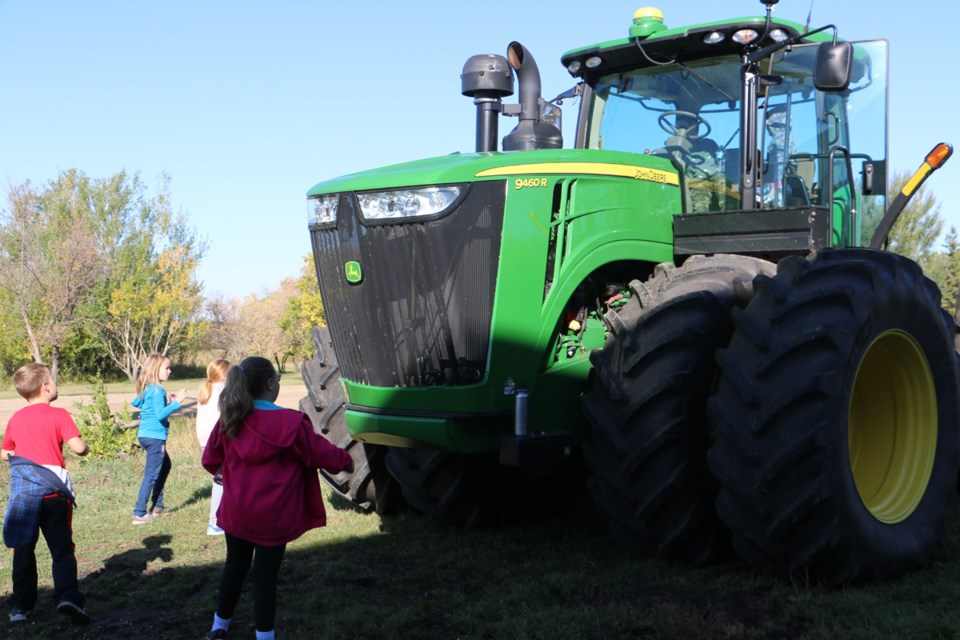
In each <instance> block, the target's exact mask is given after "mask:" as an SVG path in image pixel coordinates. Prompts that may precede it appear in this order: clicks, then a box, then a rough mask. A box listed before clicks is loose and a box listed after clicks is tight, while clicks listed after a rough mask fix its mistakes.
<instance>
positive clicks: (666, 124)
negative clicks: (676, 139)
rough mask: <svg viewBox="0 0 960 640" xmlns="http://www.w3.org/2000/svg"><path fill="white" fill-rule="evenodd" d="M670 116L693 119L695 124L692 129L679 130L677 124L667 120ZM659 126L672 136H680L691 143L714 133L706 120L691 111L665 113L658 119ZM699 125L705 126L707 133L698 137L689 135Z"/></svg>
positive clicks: (681, 128)
mask: <svg viewBox="0 0 960 640" xmlns="http://www.w3.org/2000/svg"><path fill="white" fill-rule="evenodd" d="M670 116H684V117H687V118H690V119H692V120H693V121H694V123H693V125H692V126H690V127H679V128H678V127H677V126H676V125H675V124H673V123H672V122H670V121H669V120H667V118H669V117H670ZM657 124H659V125H660V128H661V129H663V130H664V131H666V132H667V133H669V134H670V135H671V136H680V137H682V138H686V139H687V140H690V141H693V140H699V139H700V138H704V137H706V136H708V135H710V131H712V128H711V127H710V123H709V122H707V121H706V120H704V119H703V118H701V117H700V116H699V115H697V114H696V113H693V112H691V111H664V112H663V113H661V114H660V117H659V118H657ZM698 125H703V126H704V127H705V128H706V131H703V132H701V133H698V134H696V135H691V134H689V133H688V131H690V130H691V129H693V128H694V127H695V126H698Z"/></svg>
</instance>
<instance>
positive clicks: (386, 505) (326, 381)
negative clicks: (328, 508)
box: [300, 327, 403, 515]
mask: <svg viewBox="0 0 960 640" xmlns="http://www.w3.org/2000/svg"><path fill="white" fill-rule="evenodd" d="M313 344H314V354H313V357H312V358H310V360H308V361H306V362H304V363H303V366H302V367H301V372H302V374H303V383H304V385H306V387H307V396H306V397H304V398H302V399H301V400H300V410H301V411H303V412H304V413H306V414H307V415H308V416H310V420H311V422H313V428H314V430H315V431H316V432H317V433H319V434H321V435H323V436H325V437H326V438H327V439H328V440H330V441H331V442H332V443H333V444H335V445H337V446H338V447H340V448H342V449H346V450H347V452H349V453H350V457H351V458H353V467H354V471H353V473H347V472H345V471H342V472H340V473H337V474H331V473H329V472H327V471H322V470H321V471H320V476H321V477H322V478H323V479H324V480H325V481H326V483H327V484H329V485H330V486H331V487H332V488H333V489H334V490H335V491H336V492H337V493H339V494H340V495H341V496H343V497H344V498H345V499H347V500H349V501H350V502H352V503H353V504H354V505H356V506H357V507H359V508H360V509H363V510H364V511H376V512H377V513H379V514H381V515H382V514H385V513H389V512H391V511H393V510H396V509H397V508H399V507H400V506H402V504H403V497H402V496H401V495H400V488H399V486H397V483H396V482H395V481H394V479H393V477H392V476H391V475H390V473H389V472H388V471H387V467H386V453H387V447H384V446H382V445H371V444H364V443H361V442H358V441H356V440H354V439H353V436H351V435H350V432H349V431H347V424H346V421H345V420H344V402H343V391H342V390H341V389H340V385H339V384H338V382H337V381H338V378H339V377H340V367H339V365H338V364H337V355H336V352H334V350H333V343H332V342H331V341H330V331H329V330H328V329H327V327H316V328H314V330H313Z"/></svg>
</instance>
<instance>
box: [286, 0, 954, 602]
mask: <svg viewBox="0 0 960 640" xmlns="http://www.w3.org/2000/svg"><path fill="white" fill-rule="evenodd" d="M776 2H777V0H762V4H763V5H765V10H764V12H763V13H765V15H761V16H758V17H752V18H741V19H735V20H724V21H720V22H714V23H709V24H697V25H693V26H687V27H682V28H669V27H668V26H667V24H666V23H665V21H664V17H663V15H662V14H661V12H660V11H658V10H657V9H653V8H646V9H641V10H639V11H638V12H637V13H636V15H635V16H634V19H633V22H632V23H631V24H630V25H629V26H628V28H627V29H626V31H627V33H626V34H625V37H621V38H619V39H614V40H610V41H608V42H603V43H601V44H597V45H593V46H587V47H582V48H579V49H574V50H572V51H569V52H568V53H566V54H564V55H563V57H562V63H563V65H564V66H565V67H566V69H567V70H568V71H569V73H570V75H571V76H572V77H573V79H574V81H575V85H574V86H573V88H572V89H570V90H569V91H566V92H564V93H563V94H561V95H560V96H558V98H557V99H555V100H553V101H551V102H547V101H545V100H544V99H543V98H542V97H541V86H540V85H541V83H540V74H539V70H538V67H537V64H536V62H535V61H534V58H533V56H532V55H531V54H530V52H529V51H528V50H527V49H526V48H525V47H524V46H523V45H521V44H519V43H518V42H513V43H511V44H510V45H509V46H508V47H507V51H506V56H500V55H478V56H474V57H471V58H470V59H469V60H467V62H466V64H465V65H464V68H463V73H462V76H461V83H462V84H461V86H462V92H463V94H464V95H465V96H467V97H469V98H472V99H473V102H474V105H475V110H476V151H475V152H472V153H463V154H455V155H447V156H443V157H437V158H430V159H425V160H418V161H414V162H409V163H406V164H400V165H395V166H390V167H385V168H382V169H375V170H371V171H366V172H362V173H356V174H353V175H348V176H344V177H341V178H336V179H333V180H327V181H325V182H321V183H319V184H317V185H316V186H314V187H313V188H312V189H310V191H309V193H308V209H309V229H310V236H311V240H312V246H313V252H314V256H315V259H316V267H317V275H318V278H319V282H320V289H321V292H322V296H323V301H324V305H325V310H326V314H327V318H328V319H329V327H328V328H327V327H322V328H319V329H318V330H317V331H316V332H315V334H314V339H315V343H316V348H317V351H316V355H315V356H314V358H313V359H312V360H311V361H310V362H308V363H307V364H306V365H305V366H304V379H305V380H306V382H307V385H308V389H309V392H310V393H309V396H308V397H307V398H304V401H303V402H302V405H301V406H302V409H303V410H304V411H306V412H307V413H309V414H310V415H311V416H312V417H313V419H314V423H315V425H316V428H317V429H318V430H319V431H321V432H323V433H325V434H326V435H327V436H328V437H329V438H330V439H331V440H333V441H334V442H336V443H338V444H340V445H342V446H346V447H349V448H350V450H351V451H352V453H353V456H354V459H355V461H356V471H355V472H354V473H352V474H340V475H338V476H331V477H328V478H327V479H328V480H329V481H330V483H331V484H332V485H333V486H334V487H335V488H337V490H338V491H340V492H341V493H342V494H343V495H344V496H345V497H346V498H347V499H349V500H352V501H353V502H355V503H356V504H357V505H359V506H361V507H363V508H365V509H371V510H377V511H379V512H386V511H389V510H390V509H391V508H394V507H396V506H398V505H401V504H405V505H412V506H413V507H414V508H416V509H418V510H420V511H422V512H425V513H427V514H430V515H433V516H435V517H437V518H440V519H443V520H448V521H452V522H456V523H460V524H467V525H470V524H478V523H481V522H486V521H492V520H493V521H495V520H497V519H499V518H502V517H504V512H505V511H509V510H510V509H516V508H519V509H521V510H523V511H529V510H530V509H532V508H533V507H536V506H537V505H538V504H540V503H544V502H547V501H549V500H551V499H553V498H556V497H557V495H558V494H562V493H563V492H564V491H565V490H566V489H564V488H563V487H564V486H566V485H563V484H558V483H557V480H558V478H559V477H560V476H563V477H565V478H567V479H570V478H573V479H575V478H577V477H578V476H577V475H576V474H577V473H578V470H580V469H583V468H584V467H585V468H586V470H587V472H588V473H589V476H590V477H589V480H588V486H589V487H590V489H591V492H592V495H593V498H594V502H595V504H596V506H597V508H598V510H599V511H600V512H602V513H603V514H604V515H605V517H606V518H608V519H609V522H610V524H611V527H612V529H613V531H614V532H615V533H616V534H617V535H618V536H619V537H620V538H621V539H622V540H623V541H625V542H626V543H627V544H629V545H632V546H634V547H636V548H637V549H639V550H640V551H642V552H644V553H647V554H651V555H666V556H673V557H679V558H684V559H687V560H689V561H691V562H706V561H709V560H711V559H713V558H716V557H718V556H722V555H723V554H725V553H726V552H729V551H730V550H734V551H736V552H737V553H738V554H739V555H741V556H742V557H743V558H745V559H747V560H748V561H750V562H752V563H755V564H756V565H759V566H760V567H764V568H767V569H770V570H774V571H778V572H782V573H785V574H789V573H795V572H803V573H804V574H806V575H810V576H814V577H816V578H818V579H819V580H822V581H824V582H826V583H833V584H842V583H847V582H850V581H856V580H869V579H882V578H887V577H892V576H896V575H898V574H902V573H904V572H907V571H911V570H914V569H916V568H918V567H921V566H923V565H925V564H927V563H928V562H930V560H931V557H932V554H933V550H934V548H935V547H936V546H937V544H938V543H939V542H940V541H941V539H942V536H943V533H944V521H945V518H946V515H947V511H948V508H949V507H950V505H951V504H953V502H954V501H955V497H956V485H957V475H958V474H957V472H958V445H960V438H958V426H960V425H958V419H960V406H958V405H960V400H958V369H957V360H956V356H955V352H954V336H955V333H956V329H955V323H954V321H953V319H952V317H951V316H950V315H949V314H947V313H945V312H944V311H943V310H942V309H941V294H940V291H939V290H938V289H937V287H936V285H935V284H934V283H933V282H932V281H931V280H929V279H928V278H927V277H925V276H924V274H923V272H922V271H921V269H920V267H919V266H918V265H917V264H915V263H914V262H912V261H911V260H909V259H907V258H904V257H902V256H900V255H896V254H894V253H890V252H888V251H886V250H885V246H886V243H887V236H888V234H889V232H890V229H891V226H892V225H893V222H894V221H895V220H896V217H897V215H898V213H899V212H900V210H902V209H903V206H904V205H905V204H906V202H907V200H908V199H909V197H910V195H912V194H913V193H914V192H915V191H916V189H917V188H918V187H919V186H920V184H921V183H922V182H923V180H924V179H925V178H926V177H927V175H929V174H930V173H932V171H933V170H934V169H935V168H937V167H938V166H940V164H942V163H943V162H944V161H945V160H946V159H947V158H948V157H949V155H950V153H951V151H952V148H951V147H950V146H949V145H943V144H941V145H938V146H937V147H936V148H935V149H934V151H933V152H931V154H930V155H929V156H928V157H927V158H926V160H925V162H924V164H923V165H922V167H921V170H919V171H918V172H917V174H916V175H915V176H914V178H913V179H912V180H911V181H910V183H909V184H908V185H907V187H906V188H905V189H904V190H903V192H901V193H900V194H897V195H896V197H895V198H891V199H888V196H887V188H886V187H887V181H886V176H887V154H886V139H887V138H886V121H887V119H886V104H887V100H886V97H887V66H886V65H887V44H886V43H885V42H884V41H874V42H861V43H850V42H846V41H843V40H842V39H840V38H838V34H837V31H836V28H835V27H834V26H833V25H828V26H825V27H820V28H812V29H811V28H808V27H804V26H803V25H801V24H796V23H793V22H787V21H784V20H780V19H774V18H773V16H772V12H771V9H772V6H773V5H774V4H776ZM517 86H518V88H519V91H518V101H517V102H516V103H512V102H505V99H506V98H507V97H509V96H511V95H513V93H514V91H515V89H516V87H517ZM564 100H579V114H578V116H577V121H576V138H575V140H574V141H573V144H572V145H568V148H564V146H563V140H562V135H561V126H560V123H561V108H560V104H561V103H562V102H563V101H564ZM502 117H513V118H517V119H518V123H517V124H516V126H515V128H513V129H512V131H510V133H509V134H507V135H506V136H505V137H504V138H503V139H502V141H500V140H498V138H499V133H498V127H499V122H500V119H501V118H502ZM498 147H499V148H498ZM580 462H582V463H583V464H578V463H580ZM544 480H547V482H544Z"/></svg>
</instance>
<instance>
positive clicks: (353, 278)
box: [343, 260, 363, 284]
mask: <svg viewBox="0 0 960 640" xmlns="http://www.w3.org/2000/svg"><path fill="white" fill-rule="evenodd" d="M343 272H344V275H346V277H347V282H349V283H350V284H359V283H360V281H361V280H363V269H361V268H360V263H359V262H357V261H356V260H351V261H350V262H347V263H346V264H344V265H343Z"/></svg>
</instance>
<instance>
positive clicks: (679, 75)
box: [586, 43, 886, 212]
mask: <svg viewBox="0 0 960 640" xmlns="http://www.w3.org/2000/svg"><path fill="white" fill-rule="evenodd" d="M880 44H881V45H883V46H881V47H880V48H877V46H878V45H877V43H873V44H871V43H868V44H867V45H858V47H859V49H858V51H859V53H858V59H857V64H856V71H855V74H854V82H853V83H852V84H851V86H850V89H849V90H848V91H845V92H840V93H823V92H819V91H817V90H816V89H815V88H814V85H813V69H814V63H815V57H816V46H815V45H797V46H794V47H791V48H788V49H784V50H781V51H778V52H777V53H775V54H774V55H772V56H770V57H768V58H766V59H764V60H762V61H760V64H759V67H760V70H761V73H762V74H763V78H764V81H763V83H762V84H761V88H760V92H759V100H758V109H759V112H758V113H757V117H756V119H755V121H756V123H757V133H756V140H757V143H758V148H757V149H756V150H755V151H754V153H756V154H758V162H757V169H758V175H757V184H758V188H757V196H756V199H757V202H755V203H754V207H756V208H783V207H806V206H811V205H821V206H827V205H828V204H829V203H830V202H831V198H830V196H831V194H832V195H833V196H834V199H833V201H834V204H835V206H836V202H835V201H836V200H837V198H838V196H840V197H841V200H843V201H842V202H841V204H840V207H842V208H843V210H844V211H846V212H849V211H851V208H852V207H853V206H854V199H855V196H854V195H853V192H854V189H853V188H851V184H850V182H851V176H850V175H849V173H850V171H849V170H848V168H847V162H846V159H845V158H844V157H843V156H842V155H840V156H837V157H835V158H834V161H833V172H832V174H833V175H832V176H830V175H829V174H830V173H831V172H830V153H831V150H833V149H835V148H836V147H846V148H848V149H850V148H851V136H852V134H851V130H853V131H856V130H858V129H859V130H861V132H860V133H861V135H859V136H857V137H855V138H854V139H855V140H856V141H858V144H859V147H858V148H857V149H855V150H854V151H855V152H854V153H853V155H852V159H853V160H854V161H858V162H862V161H863V160H870V161H878V162H880V163H881V165H880V167H884V166H885V165H883V164H882V161H883V160H884V157H885V155H886V148H885V145H884V142H883V141H885V140H886V130H885V126H886V124H885V123H886V114H885V102H886V101H885V95H886V84H885V80H886V68H885V59H886V50H885V43H880ZM871 47H873V48H871ZM741 69H742V65H741V61H740V59H739V57H738V56H725V57H716V58H706V59H702V60H697V61H690V62H687V63H670V64H657V65H653V66H647V67H643V68H638V69H633V70H629V71H624V72H620V73H614V74H609V75H606V76H602V77H601V78H599V80H598V81H597V82H596V83H595V84H594V87H593V102H592V105H591V106H592V108H591V109H590V111H589V112H588V113H589V121H588V123H587V130H586V132H587V135H586V146H587V147H588V148H591V149H608V150H616V151H628V152H631V153H640V154H647V155H653V156H660V157H663V158H666V159H669V160H670V161H671V162H672V163H673V164H674V165H675V166H676V167H677V168H678V170H679V171H680V172H681V173H682V174H683V177H684V182H685V184H686V187H687V188H686V189H685V202H684V209H685V211H688V212H689V211H692V212H705V211H729V210H737V209H742V208H744V207H743V206H742V203H741V202H740V190H739V186H740V185H739V183H740V170H741V149H740V143H741V135H740V123H741V113H740V109H741V104H740V103H741V99H742V95H741V94H742V89H741ZM855 94H856V95H855ZM866 105H873V106H872V107H871V109H870V110H869V111H870V113H872V114H873V115H870V116H869V117H868V114H866V113H865V110H864V109H863V108H861V107H862V106H866ZM854 107H858V109H857V114H858V118H857V121H858V122H848V113H850V112H851V111H853V109H854ZM835 155H836V154H835ZM858 168H859V165H858ZM859 173H860V172H859V171H854V175H853V176H852V179H853V180H854V181H857V180H858V179H859V177H860V176H859ZM884 175H885V174H884ZM831 177H832V181H833V185H832V186H833V188H832V191H831V192H830V193H828V192H827V191H828V190H827V188H826V187H827V183H828V182H829V179H830V178H831ZM856 186H859V185H856ZM879 197H880V198H881V199H882V197H883V196H882V195H880V196H879Z"/></svg>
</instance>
